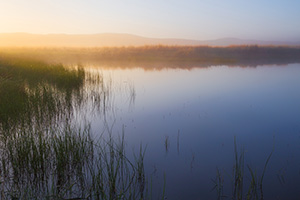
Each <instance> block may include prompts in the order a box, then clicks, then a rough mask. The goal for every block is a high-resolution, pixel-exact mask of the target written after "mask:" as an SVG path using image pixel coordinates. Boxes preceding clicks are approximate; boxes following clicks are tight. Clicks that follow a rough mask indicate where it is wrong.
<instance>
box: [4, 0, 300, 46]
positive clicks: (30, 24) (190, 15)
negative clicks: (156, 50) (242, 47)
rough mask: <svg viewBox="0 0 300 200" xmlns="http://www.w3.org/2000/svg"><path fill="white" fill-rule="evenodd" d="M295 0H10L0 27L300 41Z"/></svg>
mask: <svg viewBox="0 0 300 200" xmlns="http://www.w3.org/2000/svg"><path fill="white" fill-rule="evenodd" d="M299 10H300V1H298V0H281V1H280V0H247V1H245V0H198V1H195V0H151V1H146V0H109V1H108V0H63V1H59V0H9V1H4V0H1V1H0V11H1V12H0V32H29V33H70V34H80V33H82V34H90V33H107V32H114V33H130V34H136V35H141V36H147V37H156V38H187V39H199V40H206V39H216V38H222V37H237V38H242V39H260V40H299V41H300V25H299V21H300V11H299Z"/></svg>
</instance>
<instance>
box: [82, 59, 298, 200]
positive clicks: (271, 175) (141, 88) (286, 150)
mask: <svg viewBox="0 0 300 200" xmlns="http://www.w3.org/2000/svg"><path fill="white" fill-rule="evenodd" d="M87 70H90V71H92V72H93V73H100V74H101V75H102V76H103V77H104V81H105V82H106V84H107V86H109V88H110V92H111V97H110V101H109V102H110V103H109V105H107V110H106V112H105V113H103V112H101V113H98V114H97V113H96V112H94V111H93V110H91V111H89V112H87V111H86V110H88V109H87V107H88V102H87V107H83V109H82V111H81V112H79V114H78V116H81V114H82V113H86V120H87V121H90V122H91V126H92V130H94V131H95V133H99V130H103V129H104V125H103V124H104V123H103V122H105V124H106V125H107V127H109V128H110V129H111V130H112V131H111V132H113V134H115V135H116V136H117V135H121V134H122V132H124V133H125V138H126V147H127V152H128V153H129V154H131V152H133V151H136V150H137V149H138V148H139V145H140V144H142V145H143V146H144V147H146V157H145V168H146V173H147V175H148V180H149V181H150V180H152V187H153V191H155V192H154V196H155V195H158V194H159V193H160V194H161V193H162V188H163V185H164V182H165V183H166V196H167V198H168V199H212V198H216V197H217V195H216V191H213V190H212V189H213V187H214V183H213V181H212V179H215V177H216V169H217V168H218V169H219V170H220V171H221V173H222V175H223V178H224V195H227V196H229V197H230V195H231V191H232V185H231V183H232V177H233V176H232V171H233V165H234V138H235V137H236V140H237V149H238V151H239V152H242V148H243V149H244V156H245V177H244V181H245V186H244V187H245V189H244V191H246V192H247V190H248V185H249V183H250V178H251V177H250V173H249V170H248V169H247V166H249V167H250V168H251V169H253V170H256V171H257V175H258V176H261V174H262V171H263V167H264V165H265V162H266V160H267V158H268V156H269V155H270V153H271V152H272V151H273V149H274V152H273V154H272V157H271V159H270V162H269V163H268V166H267V170H266V173H265V177H264V181H263V187H264V196H265V198H266V199H276V198H278V199H284V198H287V197H289V199H298V197H299V196H300V191H299V186H300V156H299V155H300V90H299V86H300V65H299V64H290V65H286V66H258V67H229V66H214V67H207V68H192V69H190V70H186V69H169V68H166V69H160V70H145V69H143V68H138V67H137V68H127V69H122V68H105V67H102V66H90V67H88V68H87ZM88 88H89V86H87V90H88ZM79 119H80V117H79ZM100 132H101V131H100ZM164 177H165V179H164ZM274 191H275V192H274Z"/></svg>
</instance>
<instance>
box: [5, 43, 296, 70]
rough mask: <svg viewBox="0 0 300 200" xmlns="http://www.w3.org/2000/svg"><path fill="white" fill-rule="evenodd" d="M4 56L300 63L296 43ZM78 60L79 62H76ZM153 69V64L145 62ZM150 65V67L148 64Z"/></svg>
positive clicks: (21, 51)
mask: <svg viewBox="0 0 300 200" xmlns="http://www.w3.org/2000/svg"><path fill="white" fill-rule="evenodd" d="M1 55H2V56H6V57H7V56H8V57H11V58H13V57H21V58H27V59H28V58H29V59H35V60H40V61H46V62H51V63H73V64H78V63H103V64H118V63H119V64H124V62H126V63H127V64H125V65H130V64H132V65H134V64H143V63H152V64H153V65H155V64H157V63H159V62H163V63H165V64H168V63H169V64H174V63H177V64H179V65H180V64H182V65H184V66H187V65H191V66H192V65H203V66H210V65H232V66H237V65H241V66H255V65H264V64H289V63H299V62H300V47H294V46H257V45H250V46H227V47H210V46H160V45H158V46H140V47H99V48H71V47H65V48H50V47H40V48H26V47H23V48H12V47H11V48H10V47H7V48H4V47H3V48H0V59H1ZM74 62H75V63H74ZM128 63H129V64H128ZM145 66H146V67H145V68H151V65H145ZM147 66H148V67H147Z"/></svg>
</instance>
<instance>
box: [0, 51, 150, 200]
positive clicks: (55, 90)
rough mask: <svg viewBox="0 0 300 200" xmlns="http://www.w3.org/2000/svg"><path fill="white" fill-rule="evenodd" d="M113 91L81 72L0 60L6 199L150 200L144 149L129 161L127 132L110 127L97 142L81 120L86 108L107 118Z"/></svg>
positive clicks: (0, 165) (0, 183)
mask: <svg viewBox="0 0 300 200" xmlns="http://www.w3.org/2000/svg"><path fill="white" fill-rule="evenodd" d="M111 87H112V83H111V82H109V81H108V82H105V81H104V80H103V77H101V76H100V75H99V74H98V75H95V74H92V73H86V71H85V70H84V69H83V68H81V67H80V66H79V67H77V68H72V69H71V68H66V67H64V66H63V65H61V64H47V63H43V62H40V61H36V60H34V59H33V60H32V59H25V58H20V57H14V56H11V55H5V56H3V55H0V198H1V199H110V200H111V199H146V198H148V197H149V195H148V194H147V192H146V178H145V171H144V156H145V149H144V148H143V147H142V146H141V147H140V152H138V153H137V154H136V155H135V156H134V159H133V160H129V159H128V158H127V155H126V152H125V142H124V133H123V135H122V136H121V137H120V138H118V139H117V138H114V137H113V131H112V128H107V129H106V135H108V137H103V136H101V137H99V138H95V137H94V136H95V135H97V134H94V133H92V132H91V129H90V126H89V125H86V124H88V123H83V124H82V123H77V121H76V120H75V116H74V115H75V113H76V112H77V113H78V111H80V110H81V109H82V106H84V105H85V103H87V102H91V105H90V106H89V107H90V108H91V111H97V112H102V114H103V113H104V114H105V113H106V110H107V109H108V108H110V107H112V105H111V95H112V94H111ZM81 114H82V113H81ZM81 117H82V118H80V119H81V120H83V119H84V116H81Z"/></svg>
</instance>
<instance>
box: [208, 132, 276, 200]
mask: <svg viewBox="0 0 300 200" xmlns="http://www.w3.org/2000/svg"><path fill="white" fill-rule="evenodd" d="M273 151H274V146H273V149H272V151H271V153H270V154H269V156H268V157H267V159H266V162H265V164H264V167H263V170H262V173H261V175H260V176H259V175H258V173H257V171H256V170H255V169H253V168H252V167H250V165H247V169H248V172H249V176H246V175H245V174H246V173H245V151H244V148H243V147H242V148H241V150H240V151H238V149H237V143H236V137H234V158H235V163H234V166H233V168H232V181H231V183H232V187H231V189H232V194H231V196H230V195H225V194H224V185H225V184H224V174H223V173H222V172H221V171H220V170H219V169H218V168H217V174H216V178H215V179H214V180H212V181H213V183H214V187H213V190H215V191H216V193H217V199H218V200H221V199H227V198H231V199H234V200H242V199H247V200H251V199H255V200H258V199H260V200H263V199H264V194H263V180H264V176H265V173H266V170H267V166H268V163H269V161H270V159H271V157H272V154H273ZM245 179H247V180H250V181H249V182H245Z"/></svg>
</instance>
